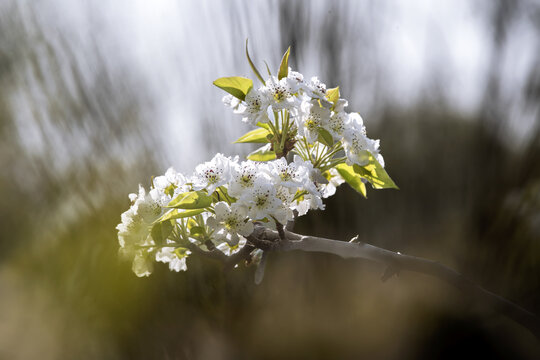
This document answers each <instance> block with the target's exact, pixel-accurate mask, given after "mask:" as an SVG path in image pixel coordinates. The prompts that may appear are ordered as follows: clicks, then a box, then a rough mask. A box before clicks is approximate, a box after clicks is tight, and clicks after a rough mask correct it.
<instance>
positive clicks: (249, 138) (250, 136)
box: [233, 128, 271, 144]
mask: <svg viewBox="0 0 540 360" xmlns="http://www.w3.org/2000/svg"><path fill="white" fill-rule="evenodd" d="M268 135H271V133H270V131H268V130H266V129H265V128H259V129H255V130H251V131H250V132H247V133H245V134H244V135H242V136H241V137H239V138H238V140H236V141H235V142H234V143H233V144H239V143H267V142H268V138H267V136H268Z"/></svg>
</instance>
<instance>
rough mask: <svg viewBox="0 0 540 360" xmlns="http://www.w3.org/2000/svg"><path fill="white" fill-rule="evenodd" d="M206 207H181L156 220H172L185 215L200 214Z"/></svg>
mask: <svg viewBox="0 0 540 360" xmlns="http://www.w3.org/2000/svg"><path fill="white" fill-rule="evenodd" d="M203 212H204V209H191V210H181V209H172V210H171V211H169V212H168V213H165V214H163V216H162V217H160V218H159V219H158V220H157V221H156V222H161V221H166V220H172V219H181V218H185V217H190V216H195V215H199V214H200V213H203Z"/></svg>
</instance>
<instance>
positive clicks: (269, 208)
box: [238, 180, 281, 220]
mask: <svg viewBox="0 0 540 360" xmlns="http://www.w3.org/2000/svg"><path fill="white" fill-rule="evenodd" d="M238 201H239V202H240V203H242V204H245V205H246V206H247V207H248V215H249V217H250V218H251V219H253V220H261V219H264V218H268V217H270V216H272V215H273V216H276V215H278V216H279V217H281V214H275V212H276V211H278V212H279V206H280V201H279V200H278V199H277V198H276V189H275V187H274V185H273V184H271V183H270V182H268V181H263V180H259V181H256V182H255V184H254V185H253V187H252V188H251V189H249V190H248V191H246V192H244V193H243V194H242V196H241V197H240V198H239V199H238Z"/></svg>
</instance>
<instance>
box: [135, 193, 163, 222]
mask: <svg viewBox="0 0 540 360" xmlns="http://www.w3.org/2000/svg"><path fill="white" fill-rule="evenodd" d="M130 198H131V199H133V200H134V203H133V205H132V207H133V211H134V213H135V214H136V215H139V216H141V217H142V218H143V220H144V221H145V222H146V223H149V224H151V223H153V222H154V221H155V220H157V218H159V216H160V215H161V213H162V210H163V209H162V207H163V206H165V205H166V204H167V203H168V202H169V201H170V198H167V197H166V196H165V194H162V193H160V192H159V191H157V190H156V189H152V190H150V192H148V193H147V192H146V190H145V189H144V187H142V186H141V185H139V194H138V196H137V197H133V196H130ZM133 200H132V201H133Z"/></svg>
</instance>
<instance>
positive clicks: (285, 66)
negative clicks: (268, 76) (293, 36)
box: [278, 46, 291, 80]
mask: <svg viewBox="0 0 540 360" xmlns="http://www.w3.org/2000/svg"><path fill="white" fill-rule="evenodd" d="M290 53H291V47H290V46H289V48H288V49H287V51H286V52H285V54H283V58H282V59H281V64H280V65H279V71H278V80H281V79H283V78H286V77H287V75H289V54H290Z"/></svg>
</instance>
